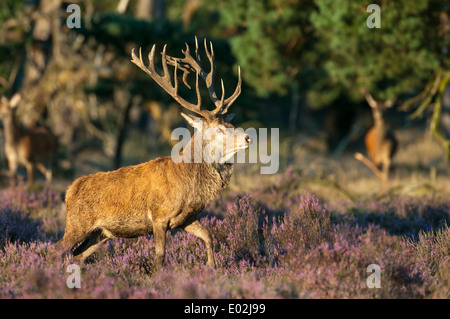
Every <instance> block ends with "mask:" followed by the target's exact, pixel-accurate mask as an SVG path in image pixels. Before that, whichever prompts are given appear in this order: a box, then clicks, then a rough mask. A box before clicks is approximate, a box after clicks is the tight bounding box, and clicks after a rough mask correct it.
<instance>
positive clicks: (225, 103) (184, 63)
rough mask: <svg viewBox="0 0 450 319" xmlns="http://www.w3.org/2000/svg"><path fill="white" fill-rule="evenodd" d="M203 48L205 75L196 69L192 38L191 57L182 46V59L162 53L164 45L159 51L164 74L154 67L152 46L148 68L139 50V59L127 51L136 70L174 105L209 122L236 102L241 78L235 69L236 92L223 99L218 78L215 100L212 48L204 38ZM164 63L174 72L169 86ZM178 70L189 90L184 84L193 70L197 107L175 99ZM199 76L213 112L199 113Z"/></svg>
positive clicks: (200, 111) (196, 42)
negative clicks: (167, 94) (206, 66)
mask: <svg viewBox="0 0 450 319" xmlns="http://www.w3.org/2000/svg"><path fill="white" fill-rule="evenodd" d="M204 47H205V53H206V56H207V57H208V60H209V63H210V66H211V68H210V70H209V72H208V73H206V72H205V71H204V70H203V69H202V67H201V66H200V54H199V50H198V39H197V37H195V57H192V56H191V53H190V48H189V45H188V44H187V43H186V48H185V49H184V50H181V51H182V52H183V54H184V58H174V57H171V56H168V55H167V54H166V48H167V45H164V48H163V51H162V53H161V54H162V67H163V71H164V74H163V75H162V76H161V75H159V74H158V73H157V72H156V70H155V67H154V57H155V45H153V47H152V49H151V51H150V53H149V56H148V59H149V65H148V66H146V65H145V64H144V62H143V61H142V52H141V49H139V58H138V57H137V56H136V54H135V52H134V49H133V50H132V52H131V57H132V60H131V61H132V62H133V63H134V64H136V65H137V66H138V67H140V68H141V69H142V70H143V71H145V72H146V73H147V74H148V75H150V77H151V78H152V79H154V80H155V82H156V83H157V84H158V85H159V86H161V87H162V88H163V89H164V90H165V91H166V92H167V93H169V94H170V95H171V96H172V97H173V98H174V99H175V100H176V101H177V102H178V103H180V104H181V105H182V106H183V107H185V108H187V109H189V110H191V111H193V112H195V113H197V114H199V115H201V116H203V117H205V118H207V119H212V118H213V117H216V116H217V115H218V114H220V115H222V114H225V113H227V111H228V108H229V107H230V105H231V104H233V102H234V101H235V100H236V98H237V97H238V96H239V94H240V93H241V85H242V78H241V69H240V67H239V68H238V84H237V86H236V89H235V90H234V93H233V94H232V95H231V96H230V97H229V98H227V99H225V87H224V84H223V80H222V79H221V87H222V96H221V98H220V100H219V99H218V96H217V94H216V91H215V89H214V75H215V64H214V47H213V44H212V42H211V41H210V42H209V48H208V43H207V41H206V39H204ZM167 64H170V65H173V66H174V67H175V70H174V81H175V82H174V84H172V79H171V76H170V74H169V72H168V67H167ZM178 69H181V70H182V71H183V82H184V84H185V85H186V87H188V88H189V89H190V88H191V87H190V86H189V84H188V83H187V76H188V75H189V73H191V72H193V71H195V73H196V79H195V90H196V94H197V104H192V103H189V102H187V101H185V100H184V99H183V98H181V97H180V96H178V76H177V71H178ZM199 76H200V77H201V78H202V79H203V80H204V81H205V84H206V88H207V90H208V94H209V97H210V98H211V100H212V102H213V103H214V105H215V109H214V110H212V111H208V110H201V109H200V107H201V95H200V88H199V82H198V78H199Z"/></svg>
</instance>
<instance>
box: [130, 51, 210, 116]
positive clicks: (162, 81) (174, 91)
mask: <svg viewBox="0 0 450 319" xmlns="http://www.w3.org/2000/svg"><path fill="white" fill-rule="evenodd" d="M155 48H156V45H153V47H152V49H151V51H150V53H149V54H148V59H149V65H148V66H146V65H145V63H144V61H143V60H142V49H141V48H139V58H138V57H137V56H136V53H135V51H134V48H133V49H132V51H131V62H133V63H134V64H136V65H137V66H138V67H139V68H140V69H141V70H143V71H144V72H145V73H147V74H148V75H150V77H151V78H152V79H153V80H154V81H155V82H156V83H157V84H158V85H159V86H160V87H161V88H163V89H164V90H165V91H166V92H167V93H169V95H171V96H172V97H173V98H174V99H175V101H177V102H178V103H180V105H181V106H183V107H184V108H186V109H188V110H190V111H192V112H194V113H197V114H199V115H201V116H203V117H205V118H209V117H210V114H209V112H208V111H206V110H201V109H200V103H201V100H200V101H199V102H198V103H197V104H192V103H189V102H188V101H186V100H185V99H183V98H182V97H180V96H179V95H178V79H177V70H178V63H177V60H176V59H174V63H175V70H174V81H175V85H174V86H172V80H171V78H170V74H169V72H168V68H167V58H168V57H166V47H164V49H163V52H162V57H163V60H162V65H163V70H164V75H163V76H161V75H159V74H158V73H157V72H156V70H155V65H154V58H155ZM197 84H198V81H197ZM199 95H200V91H199V90H197V98H198V97H199Z"/></svg>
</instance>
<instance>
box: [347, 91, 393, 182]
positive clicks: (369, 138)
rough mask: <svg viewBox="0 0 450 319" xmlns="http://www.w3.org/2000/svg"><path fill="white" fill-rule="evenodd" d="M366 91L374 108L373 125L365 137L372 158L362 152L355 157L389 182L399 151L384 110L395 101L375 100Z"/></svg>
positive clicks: (368, 100)
mask: <svg viewBox="0 0 450 319" xmlns="http://www.w3.org/2000/svg"><path fill="white" fill-rule="evenodd" d="M363 92H364V91H363ZM364 93H365V96H366V100H367V102H368V104H369V106H370V107H371V109H372V116H373V120H374V125H373V127H372V128H371V129H370V130H369V131H368V132H367V134H366V136H365V138H364V143H365V146H366V149H367V153H368V155H369V157H370V159H368V158H367V157H365V156H364V155H362V154H360V153H356V154H355V158H356V159H357V160H359V161H361V162H362V163H364V164H365V165H366V166H367V167H369V168H370V169H371V170H372V171H373V172H374V174H375V175H376V176H377V177H378V178H379V179H380V180H381V181H382V182H387V181H388V179H389V169H390V166H391V161H392V158H393V156H394V155H395V152H396V151H397V145H398V142H397V139H396V138H395V135H394V132H393V131H392V129H391V128H390V127H389V126H388V125H387V124H386V123H385V121H384V117H383V112H384V111H385V110H386V109H387V108H389V107H391V106H392V104H393V102H392V101H385V102H379V101H375V100H374V99H373V98H372V96H371V95H370V94H368V93H366V92H364Z"/></svg>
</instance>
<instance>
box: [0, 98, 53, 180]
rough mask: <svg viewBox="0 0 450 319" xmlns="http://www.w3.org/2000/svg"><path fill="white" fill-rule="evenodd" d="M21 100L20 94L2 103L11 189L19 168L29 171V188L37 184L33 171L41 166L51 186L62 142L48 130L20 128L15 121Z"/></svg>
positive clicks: (40, 168)
mask: <svg viewBox="0 0 450 319" xmlns="http://www.w3.org/2000/svg"><path fill="white" fill-rule="evenodd" d="M20 100H21V96H20V94H18V93H16V94H15V95H13V97H11V99H8V98H6V97H2V98H1V101H0V118H1V119H2V120H3V129H4V135H5V155H6V159H7V161H8V167H9V183H10V186H13V185H15V182H16V181H15V177H16V172H17V168H18V166H19V165H23V166H25V168H26V170H27V178H28V186H29V187H31V186H32V185H33V181H34V178H33V171H34V168H35V167H37V168H38V170H39V171H40V172H41V173H42V174H43V175H44V177H45V179H46V184H47V187H50V185H51V182H52V168H51V167H52V163H53V159H54V155H55V152H56V149H57V147H58V142H57V139H56V137H55V136H54V135H53V134H52V133H51V132H50V131H49V130H47V129H46V128H44V127H38V128H33V129H20V128H19V127H18V125H17V122H16V118H15V109H16V107H17V105H18V104H19V102H20Z"/></svg>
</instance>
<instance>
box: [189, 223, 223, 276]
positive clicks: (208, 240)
mask: <svg viewBox="0 0 450 319" xmlns="http://www.w3.org/2000/svg"><path fill="white" fill-rule="evenodd" d="M183 229H184V230H185V231H187V232H188V233H190V234H192V235H194V236H197V237H198V238H200V239H202V240H203V241H204V242H205V245H206V253H207V256H208V262H207V265H208V266H209V267H211V268H215V267H216V263H215V261H214V251H213V244H212V237H211V234H210V233H209V231H208V229H206V228H205V227H203V226H202V224H200V222H199V221H198V220H195V221H194V222H193V223H191V224H189V225H187V226H185V227H184V228H183Z"/></svg>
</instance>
